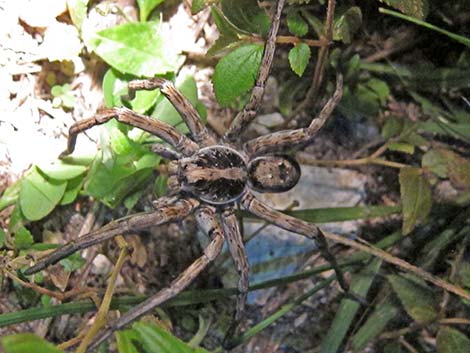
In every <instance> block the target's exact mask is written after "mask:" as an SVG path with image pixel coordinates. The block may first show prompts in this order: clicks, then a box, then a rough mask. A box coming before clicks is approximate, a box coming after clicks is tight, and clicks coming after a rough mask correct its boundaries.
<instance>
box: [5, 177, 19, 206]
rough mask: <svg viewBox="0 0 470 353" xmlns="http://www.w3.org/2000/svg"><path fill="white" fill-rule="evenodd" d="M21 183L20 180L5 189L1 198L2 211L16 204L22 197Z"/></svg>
mask: <svg viewBox="0 0 470 353" xmlns="http://www.w3.org/2000/svg"><path fill="white" fill-rule="evenodd" d="M20 189H21V181H20V180H18V181H16V182H15V183H13V184H11V185H10V186H9V187H7V188H6V189H5V191H4V192H3V195H2V197H0V211H1V210H3V209H4V208H6V207H8V206H11V205H13V204H15V203H16V201H17V200H18V197H19V195H20Z"/></svg>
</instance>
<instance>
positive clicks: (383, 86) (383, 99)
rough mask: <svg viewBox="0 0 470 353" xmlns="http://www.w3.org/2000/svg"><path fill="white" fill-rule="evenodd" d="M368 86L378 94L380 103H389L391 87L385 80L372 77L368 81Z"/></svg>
mask: <svg viewBox="0 0 470 353" xmlns="http://www.w3.org/2000/svg"><path fill="white" fill-rule="evenodd" d="M366 86H367V87H368V88H370V89H371V90H372V91H373V92H374V93H375V94H376V95H377V99H378V100H379V102H380V104H382V105H383V104H385V103H387V99H388V97H389V96H390V88H389V87H388V84H387V83H386V82H385V81H382V80H379V79H376V78H371V79H370V80H368V81H367V82H366Z"/></svg>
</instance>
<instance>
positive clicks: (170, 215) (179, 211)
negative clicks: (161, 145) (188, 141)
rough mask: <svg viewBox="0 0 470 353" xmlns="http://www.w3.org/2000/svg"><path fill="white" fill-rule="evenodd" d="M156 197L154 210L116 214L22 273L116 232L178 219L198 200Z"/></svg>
mask: <svg viewBox="0 0 470 353" xmlns="http://www.w3.org/2000/svg"><path fill="white" fill-rule="evenodd" d="M159 201H161V202H160V203H159V205H160V207H159V208H158V209H157V210H155V211H152V212H145V213H139V214H136V215H132V216H128V217H124V218H120V219H118V220H115V221H112V222H110V223H108V224H107V225H105V226H104V227H102V228H100V229H98V230H96V231H94V232H91V233H88V234H86V235H84V236H82V237H80V238H78V239H76V240H73V241H71V242H70V243H68V244H65V245H62V246H61V247H59V248H58V249H56V250H54V251H53V252H52V253H51V254H49V255H48V256H46V257H45V258H43V259H42V260H40V261H38V262H37V263H36V264H35V265H33V266H31V267H30V268H28V269H26V270H25V271H24V274H25V275H27V276H28V275H32V274H34V273H36V272H39V271H42V270H44V269H45V268H46V267H48V266H50V265H53V264H55V263H57V262H58V261H60V260H62V259H63V258H65V257H67V256H69V255H71V254H73V253H74V252H76V251H79V250H83V249H86V248H89V247H90V246H93V245H95V244H99V243H101V242H104V241H105V240H108V239H111V238H113V237H115V236H116V235H120V234H126V233H130V232H133V231H136V230H140V229H144V228H149V227H152V226H158V225H162V224H164V223H168V222H172V221H178V220H181V219H183V218H185V217H187V216H188V215H190V214H191V213H192V212H193V211H194V210H195V209H196V208H197V207H198V206H199V204H200V203H199V201H198V200H196V199H192V198H188V199H179V200H176V201H175V200H174V198H168V202H165V199H163V200H162V199H159Z"/></svg>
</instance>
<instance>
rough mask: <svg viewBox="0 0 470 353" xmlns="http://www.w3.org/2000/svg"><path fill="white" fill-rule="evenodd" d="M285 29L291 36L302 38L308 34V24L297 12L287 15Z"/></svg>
mask: <svg viewBox="0 0 470 353" xmlns="http://www.w3.org/2000/svg"><path fill="white" fill-rule="evenodd" d="M287 27H288V28H289V32H291V33H292V34H294V35H296V36H298V37H303V36H304V35H306V34H307V32H308V24H307V21H305V20H304V19H303V18H302V16H300V13H299V12H298V11H291V12H289V13H288V14H287Z"/></svg>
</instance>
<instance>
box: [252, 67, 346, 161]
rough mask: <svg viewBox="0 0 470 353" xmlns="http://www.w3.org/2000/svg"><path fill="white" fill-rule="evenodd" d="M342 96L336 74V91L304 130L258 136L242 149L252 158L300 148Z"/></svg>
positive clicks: (306, 142)
mask: <svg viewBox="0 0 470 353" xmlns="http://www.w3.org/2000/svg"><path fill="white" fill-rule="evenodd" d="M342 94H343V76H342V75H341V74H338V75H337V76H336V89H335V92H334V93H333V96H331V98H330V99H329V100H328V102H327V103H326V104H325V106H324V107H323V109H322V110H321V111H320V113H319V114H318V116H317V117H316V118H314V119H313V120H312V122H311V123H310V125H309V126H308V127H306V128H301V129H294V130H282V131H278V132H274V133H272V134H268V135H264V136H260V137H257V138H254V139H252V140H249V141H247V142H246V143H245V144H244V145H243V148H244V149H245V151H246V152H247V153H248V154H249V155H250V157H254V156H257V155H261V154H266V153H272V152H285V151H286V149H288V150H291V149H292V148H293V147H294V148H300V147H302V146H305V145H306V144H308V143H310V142H311V141H312V138H313V137H314V136H315V134H316V133H317V132H318V130H320V129H321V128H322V127H323V125H324V124H325V122H326V121H327V120H328V118H329V117H330V115H331V114H332V113H333V110H334V109H335V108H336V106H337V105H338V103H339V102H340V101H341V97H342Z"/></svg>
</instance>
